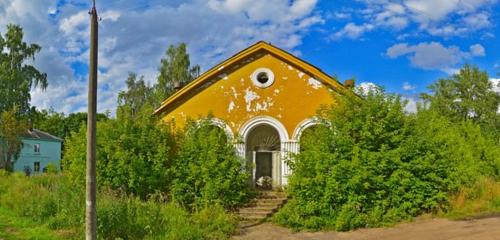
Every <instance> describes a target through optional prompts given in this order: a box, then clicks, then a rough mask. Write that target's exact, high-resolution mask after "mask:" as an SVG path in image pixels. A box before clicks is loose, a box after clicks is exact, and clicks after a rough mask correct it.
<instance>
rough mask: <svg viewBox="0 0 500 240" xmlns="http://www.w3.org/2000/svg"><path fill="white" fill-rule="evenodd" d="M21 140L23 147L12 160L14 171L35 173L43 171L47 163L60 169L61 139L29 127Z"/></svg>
mask: <svg viewBox="0 0 500 240" xmlns="http://www.w3.org/2000/svg"><path fill="white" fill-rule="evenodd" d="M21 140H22V142H23V147H22V149H21V152H20V153H19V158H18V159H17V160H16V161H15V162H14V168H13V170H14V171H15V172H25V173H29V174H30V175H33V174H34V175H36V174H39V173H42V172H44V171H45V170H46V168H47V166H48V165H49V164H52V165H54V166H55V167H56V168H57V169H58V170H59V169H60V167H61V147H62V139H60V138H58V137H55V136H52V135H50V134H49V133H46V132H43V131H40V130H37V129H31V130H28V131H27V132H26V134H24V135H23V136H22V138H21Z"/></svg>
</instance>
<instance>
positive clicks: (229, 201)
mask: <svg viewBox="0 0 500 240" xmlns="http://www.w3.org/2000/svg"><path fill="white" fill-rule="evenodd" d="M242 162H243V160H242V159H241V158H240V157H239V156H238V155H237V154H236V151H235V149H234V146H233V145H232V143H231V142H230V141H228V137H227V135H226V132H224V130H222V129H221V128H219V127H216V126H213V125H211V124H210V123H209V122H208V120H206V121H200V122H198V123H189V125H188V127H187V128H186V130H185V135H184V137H183V139H182V141H181V143H180V147H179V152H178V155H177V157H176V158H175V162H174V165H173V168H172V169H173V170H172V173H173V174H174V180H173V183H172V195H173V198H174V200H175V201H176V202H179V203H181V204H182V205H184V206H185V207H186V208H188V209H197V208H201V207H205V206H210V205H213V204H214V203H219V204H221V205H223V206H225V207H226V208H233V207H236V206H238V205H241V204H242V203H244V202H245V201H246V200H247V198H248V194H249V192H248V185H247V180H248V177H249V176H248V172H247V171H246V170H245V168H244V166H243V164H242Z"/></svg>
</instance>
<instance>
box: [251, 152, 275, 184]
mask: <svg viewBox="0 0 500 240" xmlns="http://www.w3.org/2000/svg"><path fill="white" fill-rule="evenodd" d="M255 165H256V166H255V180H258V179H259V178H261V177H264V176H268V177H270V178H272V177H273V153H272V152H256V153H255Z"/></svg>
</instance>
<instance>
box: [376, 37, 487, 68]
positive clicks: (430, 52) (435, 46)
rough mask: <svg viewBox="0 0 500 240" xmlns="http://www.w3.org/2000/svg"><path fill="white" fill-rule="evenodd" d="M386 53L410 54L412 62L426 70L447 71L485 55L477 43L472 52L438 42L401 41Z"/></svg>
mask: <svg viewBox="0 0 500 240" xmlns="http://www.w3.org/2000/svg"><path fill="white" fill-rule="evenodd" d="M386 55H387V56H388V57H390V58H398V57H401V56H408V59H409V60H410V62H411V64H412V65H413V66H414V67H416V68H420V69H425V70H441V71H444V72H447V73H449V74H450V73H453V72H455V71H456V69H455V66H456V65H457V64H459V63H461V62H462V61H463V60H465V59H468V58H470V57H472V56H484V55H485V52H484V48H483V47H482V46H481V45H479V44H475V45H472V46H470V52H463V51H461V50H460V49H459V48H458V47H457V46H449V47H446V46H443V45H442V44H441V43H438V42H430V43H427V42H423V43H419V44H417V45H408V44H407V43H399V44H396V45H393V46H392V47H390V48H388V49H387V51H386Z"/></svg>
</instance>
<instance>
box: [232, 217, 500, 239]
mask: <svg viewBox="0 0 500 240" xmlns="http://www.w3.org/2000/svg"><path fill="white" fill-rule="evenodd" d="M233 239H241V240H242V239H258V240H268V239H269V240H270V239H318V240H320V239H333V240H335V239H339V240H344V239H346V240H347V239H349V240H378V239H380V240H396V239H397V240H400V239H404V240H417V239H418V240H420V239H424V240H459V239H460V240H500V217H498V216H497V217H490V218H482V219H474V220H461V221H452V220H448V219H442V218H433V219H424V220H417V221H415V222H411V223H403V224H399V225H396V226H394V227H390V228H370V229H358V230H355V231H351V232H333V231H331V232H296V233H294V232H292V231H291V230H290V229H287V228H284V227H280V226H276V225H273V224H271V223H264V224H260V225H257V226H253V227H249V228H246V229H242V230H241V233H240V234H239V235H237V236H234V237H233Z"/></svg>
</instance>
